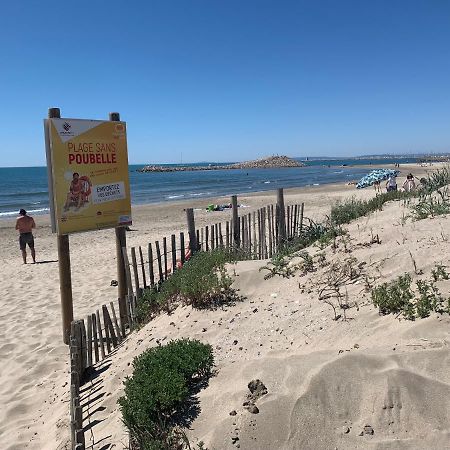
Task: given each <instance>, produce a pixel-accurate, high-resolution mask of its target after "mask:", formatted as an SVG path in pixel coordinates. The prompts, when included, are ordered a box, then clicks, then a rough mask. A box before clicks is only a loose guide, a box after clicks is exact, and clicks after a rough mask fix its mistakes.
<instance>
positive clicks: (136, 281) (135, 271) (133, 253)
mask: <svg viewBox="0 0 450 450" xmlns="http://www.w3.org/2000/svg"><path fill="white" fill-rule="evenodd" d="M131 263H132V265H133V275H134V287H135V289H136V296H137V297H140V290H141V289H140V287H139V273H138V267H137V260H136V249H135V248H134V247H131Z"/></svg>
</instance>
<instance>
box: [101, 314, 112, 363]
mask: <svg viewBox="0 0 450 450" xmlns="http://www.w3.org/2000/svg"><path fill="white" fill-rule="evenodd" d="M105 309H106V306H105V305H102V314H103V324H104V331H105V339H104V340H105V344H106V350H107V351H108V354H109V353H111V336H110V334H109V327H108V321H107V319H106V314H105Z"/></svg>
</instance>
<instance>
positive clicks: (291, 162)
mask: <svg viewBox="0 0 450 450" xmlns="http://www.w3.org/2000/svg"><path fill="white" fill-rule="evenodd" d="M303 166H304V164H303V163H301V162H299V161H296V160H295V159H292V158H289V157H288V156H269V157H268V158H262V159H256V160H254V161H246V162H241V163H235V164H226V165H213V164H209V165H205V166H156V165H149V166H145V167H143V168H142V169H138V170H137V171H138V172H194V171H198V170H232V169H273V168H279V167H303Z"/></svg>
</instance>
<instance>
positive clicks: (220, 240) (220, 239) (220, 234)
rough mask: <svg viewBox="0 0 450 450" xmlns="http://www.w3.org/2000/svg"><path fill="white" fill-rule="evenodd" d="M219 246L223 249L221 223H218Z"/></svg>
mask: <svg viewBox="0 0 450 450" xmlns="http://www.w3.org/2000/svg"><path fill="white" fill-rule="evenodd" d="M219 244H220V247H221V248H223V234H222V223H219Z"/></svg>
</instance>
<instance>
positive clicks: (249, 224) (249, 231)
mask: <svg viewBox="0 0 450 450" xmlns="http://www.w3.org/2000/svg"><path fill="white" fill-rule="evenodd" d="M247 247H248V255H247V256H248V258H250V259H251V257H252V256H251V255H252V215H251V214H250V213H248V215H247Z"/></svg>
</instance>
